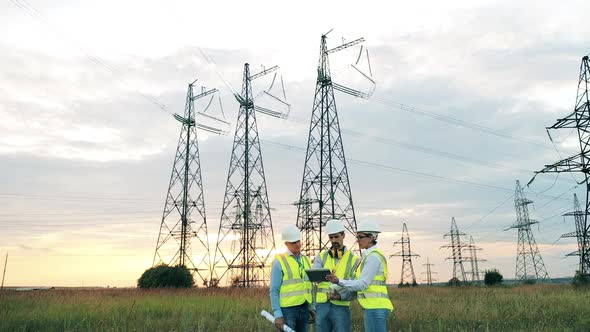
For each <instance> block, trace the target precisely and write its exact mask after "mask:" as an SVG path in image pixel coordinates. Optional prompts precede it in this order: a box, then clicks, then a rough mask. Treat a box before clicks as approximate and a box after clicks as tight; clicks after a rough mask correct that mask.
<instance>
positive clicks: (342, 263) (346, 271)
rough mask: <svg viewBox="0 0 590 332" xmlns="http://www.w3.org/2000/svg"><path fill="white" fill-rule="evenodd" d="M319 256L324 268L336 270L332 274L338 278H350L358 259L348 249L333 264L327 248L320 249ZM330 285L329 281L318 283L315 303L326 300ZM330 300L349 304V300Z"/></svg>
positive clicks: (337, 303) (336, 303) (345, 304)
mask: <svg viewBox="0 0 590 332" xmlns="http://www.w3.org/2000/svg"><path fill="white" fill-rule="evenodd" d="M320 257H321V258H322V262H324V268H326V269H329V270H330V271H332V272H334V270H336V273H334V274H336V276H337V277H338V279H352V277H353V276H354V269H355V267H356V265H357V264H358V261H359V258H358V257H357V256H356V255H353V254H351V253H350V250H346V252H345V253H344V255H342V257H341V258H340V260H339V261H338V264H335V260H334V258H333V257H332V255H330V252H329V251H328V250H324V251H322V252H321V253H320ZM330 285H332V284H331V283H330V282H329V281H325V282H321V283H320V284H319V285H318V293H317V295H316V303H325V302H328V292H329V290H330ZM330 302H332V303H333V304H335V305H340V306H350V301H339V300H330Z"/></svg>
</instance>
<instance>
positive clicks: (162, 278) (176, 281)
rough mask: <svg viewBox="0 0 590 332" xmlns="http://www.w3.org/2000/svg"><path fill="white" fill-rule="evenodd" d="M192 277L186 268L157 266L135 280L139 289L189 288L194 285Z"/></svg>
mask: <svg viewBox="0 0 590 332" xmlns="http://www.w3.org/2000/svg"><path fill="white" fill-rule="evenodd" d="M194 283H195V282H194V279H193V275H192V274H191V273H190V271H189V270H188V269H187V268H186V266H168V265H165V264H163V265H158V266H155V267H152V268H149V269H147V270H145V272H143V274H142V275H141V277H140V278H139V279H138V280H137V287H139V288H189V287H193V285H194Z"/></svg>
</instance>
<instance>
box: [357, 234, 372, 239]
mask: <svg viewBox="0 0 590 332" xmlns="http://www.w3.org/2000/svg"><path fill="white" fill-rule="evenodd" d="M366 237H370V235H358V236H357V237H356V238H357V240H361V239H364V238H366Z"/></svg>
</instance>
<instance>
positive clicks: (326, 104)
mask: <svg viewBox="0 0 590 332" xmlns="http://www.w3.org/2000/svg"><path fill="white" fill-rule="evenodd" d="M326 39H327V37H326V35H325V34H324V35H322V38H321V44H320V60H319V64H318V69H317V70H318V77H317V81H316V88H315V97H314V102H313V109H312V114H311V124H310V127H309V137H308V142H307V153H306V156H305V166H304V168H303V180H302V182H301V194H300V196H299V201H298V202H295V205H297V206H298V211H297V227H299V229H301V231H302V232H303V239H302V240H303V241H302V250H303V251H304V252H305V254H306V255H308V256H314V255H315V254H317V253H319V252H320V250H322V249H323V248H325V247H326V244H327V243H328V242H329V241H328V238H327V237H326V241H325V242H322V237H323V235H325V231H324V229H323V228H324V227H325V225H326V222H327V221H328V220H329V219H338V220H340V221H342V224H343V225H344V227H345V228H346V229H347V231H348V232H349V233H350V235H351V238H354V236H355V235H356V218H355V214H354V206H353V203H352V194H351V190H350V183H349V180H348V170H347V168H346V159H345V157H344V147H343V144H342V135H341V133H340V123H339V121H338V114H337V112H336V99H335V97H334V89H335V87H334V86H333V82H332V77H331V74H330V65H329V61H328V55H329V54H332V53H335V52H338V51H340V50H343V49H345V48H348V47H351V46H353V45H357V44H359V43H361V42H363V41H364V39H363V38H359V39H357V40H354V41H351V42H349V43H345V44H343V45H340V46H338V47H335V48H333V49H330V50H329V49H328V47H327V44H326ZM334 85H336V87H337V88H338V89H340V91H343V92H345V93H349V94H352V95H355V96H357V97H358V96H361V95H362V94H360V95H359V93H360V92H358V91H356V90H352V89H348V88H346V87H344V86H341V85H337V84H336V83H334Z"/></svg>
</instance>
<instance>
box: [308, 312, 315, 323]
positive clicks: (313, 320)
mask: <svg viewBox="0 0 590 332" xmlns="http://www.w3.org/2000/svg"><path fill="white" fill-rule="evenodd" d="M309 315H310V316H311V317H310V318H309V324H313V323H315V310H310V311H309Z"/></svg>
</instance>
